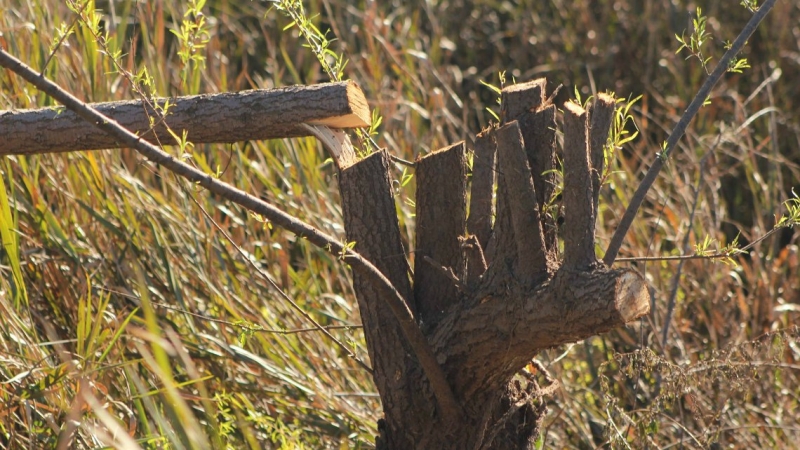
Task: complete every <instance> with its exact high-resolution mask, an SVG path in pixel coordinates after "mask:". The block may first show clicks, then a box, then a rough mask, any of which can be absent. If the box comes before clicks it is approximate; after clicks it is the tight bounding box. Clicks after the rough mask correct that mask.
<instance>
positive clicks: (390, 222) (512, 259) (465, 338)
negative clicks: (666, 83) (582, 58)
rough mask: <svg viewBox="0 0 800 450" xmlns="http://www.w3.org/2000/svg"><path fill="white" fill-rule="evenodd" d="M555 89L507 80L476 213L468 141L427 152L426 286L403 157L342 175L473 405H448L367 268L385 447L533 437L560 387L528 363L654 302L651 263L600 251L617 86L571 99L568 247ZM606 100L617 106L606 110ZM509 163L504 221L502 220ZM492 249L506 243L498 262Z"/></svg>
mask: <svg viewBox="0 0 800 450" xmlns="http://www.w3.org/2000/svg"><path fill="white" fill-rule="evenodd" d="M544 87H545V83H544V80H537V81H535V82H532V83H526V84H522V85H516V86H514V87H512V88H509V89H508V90H507V91H504V93H503V103H504V106H505V108H504V112H503V117H504V123H503V126H502V127H500V128H491V129H489V130H486V131H485V132H484V133H482V134H481V135H479V137H478V140H477V143H476V146H477V148H476V152H475V158H474V160H473V176H472V183H471V186H472V192H471V195H470V197H471V198H472V201H471V209H472V212H471V214H475V216H474V217H473V216H471V217H470V218H468V219H466V220H465V217H464V216H465V214H464V211H465V209H466V198H467V195H466V194H467V191H466V186H467V183H466V173H465V167H466V166H465V161H466V153H465V148H464V144H463V143H459V144H456V145H453V146H450V147H448V148H445V149H442V150H439V151H436V152H433V153H431V154H429V155H427V156H425V157H422V158H419V159H418V160H417V164H416V170H417V199H416V208H417V210H416V217H417V238H416V248H415V249H414V252H413V254H414V273H413V275H412V276H411V278H412V279H413V281H414V285H413V286H412V285H411V283H410V280H409V274H408V263H407V262H406V259H405V258H406V254H405V249H404V248H403V245H402V241H401V238H400V231H399V225H398V221H397V217H396V209H395V204H394V198H393V191H392V184H391V175H390V173H391V171H390V158H389V156H388V154H387V153H386V152H385V151H381V152H378V153H375V154H373V155H370V156H369V157H367V158H365V159H363V160H361V161H358V162H356V163H354V164H353V165H352V166H350V167H346V168H344V169H343V170H342V172H341V178H340V189H341V193H342V202H343V209H344V217H345V229H346V230H347V239H348V241H349V242H355V250H357V251H359V252H360V253H362V254H363V255H365V256H366V257H367V258H368V259H370V260H371V261H372V262H373V263H374V264H375V265H376V266H377V267H378V268H380V270H381V271H383V273H384V275H386V277H387V278H389V279H390V280H392V282H393V283H395V286H396V287H397V289H398V291H399V292H401V294H402V295H403V296H404V297H405V299H406V302H407V305H408V308H409V309H410V310H412V311H413V312H414V314H415V318H416V320H417V322H418V325H419V326H420V328H421V329H422V330H423V332H424V333H425V336H426V338H427V340H428V343H429V345H430V346H431V347H432V349H433V352H434V354H435V357H436V360H437V362H438V363H439V364H440V366H441V368H442V369H443V370H444V373H445V375H446V378H447V383H448V384H449V388H450V390H451V391H452V392H451V393H452V394H453V395H454V396H455V398H456V400H457V401H458V402H459V403H460V405H459V408H460V411H459V412H458V414H457V415H456V417H450V418H448V416H447V415H445V414H443V409H442V405H440V404H438V403H437V401H436V399H437V398H439V397H440V396H439V395H434V394H435V393H434V392H433V388H432V387H431V383H430V382H429V380H428V379H427V378H426V376H425V371H424V370H423V369H422V368H421V366H420V363H419V362H418V359H417V358H416V357H415V356H414V355H413V354H412V353H411V351H410V349H409V346H408V344H407V342H406V341H405V339H404V338H403V335H402V331H401V329H400V328H399V325H398V321H397V320H396V318H394V317H393V316H392V314H391V312H390V311H389V308H388V307H387V306H386V303H385V302H384V301H383V300H382V299H381V298H380V295H379V294H378V293H377V291H376V290H375V289H374V287H373V286H372V282H371V281H370V280H369V279H367V278H365V277H363V276H361V275H359V274H358V273H354V287H355V292H356V296H357V297H358V302H359V306H360V308H361V314H362V321H363V324H364V331H365V335H366V341H367V347H368V350H369V354H370V357H371V358H372V363H373V367H374V373H373V376H374V379H375V384H376V386H377V389H378V392H379V394H380V396H381V400H382V403H383V411H384V418H383V419H382V420H381V421H380V422H379V431H380V436H378V437H377V442H376V443H377V448H379V449H412V448H417V449H429V448H436V449H528V448H533V446H534V442H535V439H536V437H537V436H538V434H539V431H540V429H539V427H540V425H541V421H542V419H543V418H544V414H545V413H546V407H545V399H544V398H543V397H544V396H545V394H546V393H547V392H548V391H552V388H554V387H555V386H554V385H553V386H549V387H544V388H542V387H540V386H539V383H540V382H542V381H543V380H542V379H541V378H537V377H534V376H531V375H522V376H521V370H522V369H523V368H524V367H525V366H526V365H528V364H529V363H530V362H531V360H532V359H533V358H534V357H535V356H536V354H537V353H538V352H539V351H541V350H543V349H546V348H550V347H553V346H557V345H561V344H565V343H569V342H575V341H579V340H582V339H586V338H588V337H590V336H592V335H595V334H598V333H602V332H606V331H608V330H611V329H613V328H615V327H620V326H624V325H625V324H626V323H629V322H631V321H633V320H635V319H637V318H639V317H641V316H642V315H644V314H646V313H647V312H648V311H649V305H650V301H649V294H648V290H647V287H646V284H645V281H644V279H643V278H642V276H641V275H639V274H638V273H637V272H635V271H632V270H628V269H622V270H611V269H609V268H607V267H606V266H604V265H603V264H602V263H601V262H599V261H598V260H597V258H596V257H595V253H594V248H595V243H594V224H595V217H596V210H597V206H596V201H597V199H598V197H599V195H598V192H597V191H598V190H599V189H600V186H599V185H600V183H599V181H600V178H599V176H598V175H597V174H599V173H602V170H603V168H602V158H600V157H599V156H598V151H602V143H604V141H602V137H603V136H607V134H608V128H609V124H610V120H608V117H610V116H611V115H613V99H612V100H611V101H609V100H608V98H601V99H599V100H598V101H599V102H601V104H599V105H594V106H593V107H592V109H591V111H590V112H588V113H587V112H586V111H584V110H583V109H582V108H581V107H580V106H578V105H575V104H568V105H566V106H565V128H566V129H565V131H564V132H565V138H564V143H565V148H564V183H565V184H564V191H565V192H564V195H563V201H564V205H563V209H564V211H565V215H566V220H567V222H566V225H565V228H564V230H562V234H563V241H564V244H563V245H564V255H563V259H562V258H561V257H560V256H559V255H558V254H557V242H556V236H557V234H556V232H555V231H556V230H555V220H554V219H553V217H552V215H551V214H550V213H549V210H552V209H553V205H551V198H550V197H551V196H552V192H553V188H554V185H555V179H554V174H553V173H552V169H553V168H554V167H555V106H554V105H552V104H549V103H547V102H546V101H545V96H544ZM595 111H597V112H598V114H602V115H603V117H593V116H592V113H593V112H595ZM601 141H602V143H601ZM598 148H599V150H598ZM600 154H601V153H600ZM495 158H496V159H497V162H496V163H495ZM344 166H346V164H341V165H340V167H344ZM495 172H496V173H497V181H496V183H497V188H496V189H497V209H496V210H497V213H496V216H497V219H496V220H495V221H494V224H492V223H491V221H490V217H491V212H492V202H491V199H492V192H493V191H494V190H495V187H494V185H495V180H494V177H495V175H494V174H495ZM548 208H549V209H548ZM467 227H469V229H467ZM467 233H476V234H479V236H473V235H470V234H467ZM489 236H491V237H489ZM484 246H488V247H490V248H489V249H487V250H488V253H489V255H488V256H489V258H488V260H489V264H488V267H487V258H485V255H484ZM459 250H460V251H459ZM559 260H561V261H559ZM544 381H547V382H549V381H551V380H548V379H545V380H544Z"/></svg>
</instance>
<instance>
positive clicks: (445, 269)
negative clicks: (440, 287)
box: [422, 255, 467, 292]
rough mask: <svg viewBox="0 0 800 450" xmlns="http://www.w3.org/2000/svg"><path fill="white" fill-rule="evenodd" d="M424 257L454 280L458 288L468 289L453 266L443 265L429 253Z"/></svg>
mask: <svg viewBox="0 0 800 450" xmlns="http://www.w3.org/2000/svg"><path fill="white" fill-rule="evenodd" d="M422 259H424V260H425V262H426V263H428V264H430V265H431V267H433V268H434V269H436V271H437V272H439V273H441V274H442V275H444V276H446V277H447V278H448V279H450V281H452V282H453V284H454V285H455V287H456V289H458V290H459V291H461V292H466V291H467V288H466V286H464V283H463V282H462V281H461V280H460V279H459V278H458V276H456V274H455V272H453V269H452V268H450V267H445V266H443V265H442V264H441V263H440V262H438V261H436V260H435V259H433V258H431V257H430V256H428V255H425V256H423V257H422Z"/></svg>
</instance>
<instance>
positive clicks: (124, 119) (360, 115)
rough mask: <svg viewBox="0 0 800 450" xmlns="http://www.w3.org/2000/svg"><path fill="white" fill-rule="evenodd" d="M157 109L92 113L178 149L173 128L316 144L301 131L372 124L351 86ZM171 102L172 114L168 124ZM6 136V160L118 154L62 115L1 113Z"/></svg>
mask: <svg viewBox="0 0 800 450" xmlns="http://www.w3.org/2000/svg"><path fill="white" fill-rule="evenodd" d="M155 102H156V103H157V104H158V105H159V108H160V109H158V110H156V109H154V108H153V107H152V105H148V104H146V103H143V102H142V101H138V100H133V101H122V102H109V103H95V104H92V105H91V106H92V107H93V108H94V109H96V110H98V111H99V112H101V113H102V114H103V115H105V116H106V117H110V118H111V119H114V120H115V121H116V122H118V123H119V124H120V125H122V126H123V127H125V128H126V129H127V130H129V131H132V132H133V133H136V134H138V135H139V136H141V137H142V138H144V139H145V140H147V141H149V142H151V143H153V144H157V145H173V144H175V143H176V141H175V138H174V137H173V136H172V134H170V133H169V131H168V130H167V126H169V128H170V129H172V130H173V131H174V132H175V133H176V134H177V135H178V136H179V137H180V136H181V134H182V132H183V131H184V130H185V131H186V132H187V139H188V140H189V142H192V143H194V144H202V143H207V142H215V143H231V142H241V141H247V140H261V139H274V138H285V137H298V136H311V135H312V133H311V132H309V130H308V128H307V127H305V126H303V124H309V125H324V126H328V127H332V128H358V127H367V126H369V123H370V119H371V118H370V112H369V106H368V105H367V100H366V98H365V97H364V93H363V92H361V89H359V87H358V85H356V83H354V82H352V81H343V82H340V83H324V84H318V85H313V86H290V87H285V88H279V89H259V90H251V91H242V92H228V93H223V94H205V95H192V96H187V97H177V98H170V99H157V100H156V101H155ZM166 102H169V104H170V106H169V108H168V113H167V115H166V116H164V115H163V107H164V104H165V103H166ZM151 120H152V122H151ZM0 136H3V139H2V140H0V155H9V154H16V155H24V154H33V153H45V152H47V153H52V152H69V151H76V150H100V149H106V148H117V147H120V145H119V143H118V142H117V141H116V140H115V139H114V138H113V137H112V136H111V135H109V134H108V133H105V132H103V131H102V130H100V129H98V128H97V127H95V126H94V125H93V124H91V123H89V122H86V121H85V120H84V119H83V118H81V117H79V116H78V115H77V114H75V113H74V112H72V111H65V110H64V109H63V108H58V109H56V108H45V109H33V110H21V111H0Z"/></svg>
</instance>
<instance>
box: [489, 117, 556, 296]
mask: <svg viewBox="0 0 800 450" xmlns="http://www.w3.org/2000/svg"><path fill="white" fill-rule="evenodd" d="M497 149H498V152H499V153H500V163H501V167H502V169H503V175H504V179H505V186H506V192H507V193H508V207H509V211H510V212H511V225H512V226H513V229H514V236H515V240H516V244H517V260H518V261H519V263H520V264H519V268H518V270H517V276H519V277H520V278H521V279H522V280H523V281H525V282H528V283H533V282H534V281H535V280H536V279H537V277H539V276H540V275H541V274H543V273H544V274H546V273H547V250H546V249H545V247H544V235H543V234H542V227H541V220H540V218H539V205H537V204H536V192H535V190H534V187H533V177H531V168H530V166H529V165H528V158H527V155H526V154H525V144H524V143H523V142H522V134H521V133H520V130H519V124H518V123H517V121H516V120H515V121H513V122H510V123H509V124H507V125H504V126H503V127H501V128H500V129H499V130H497Z"/></svg>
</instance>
